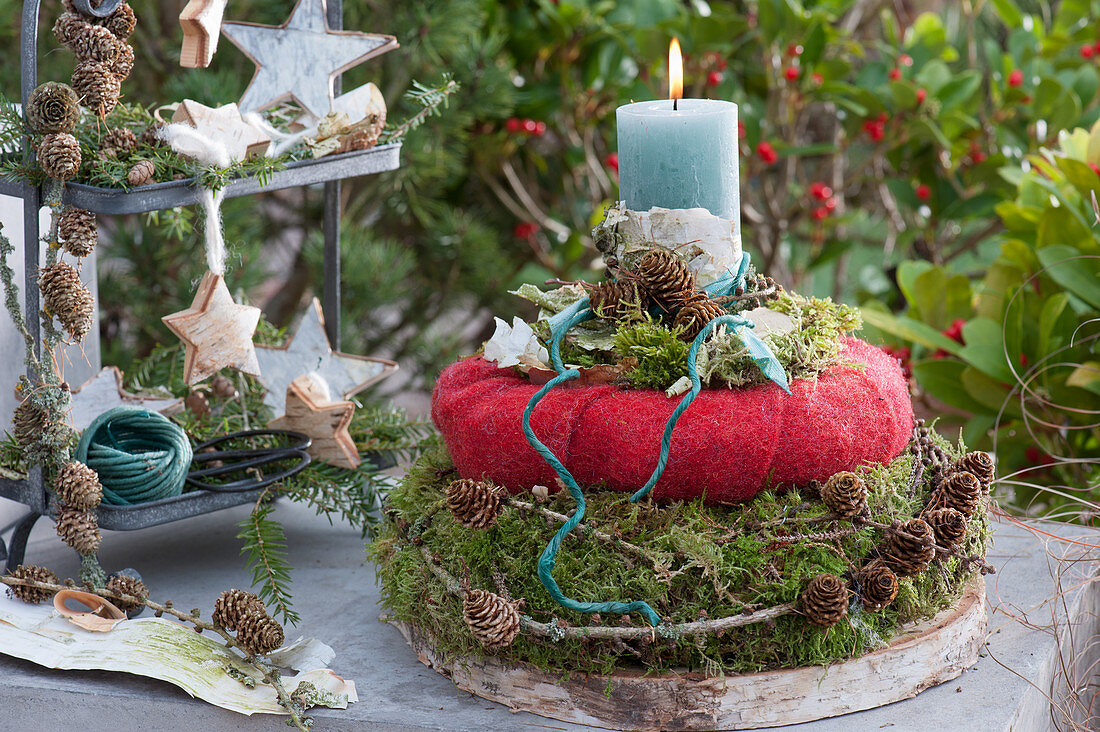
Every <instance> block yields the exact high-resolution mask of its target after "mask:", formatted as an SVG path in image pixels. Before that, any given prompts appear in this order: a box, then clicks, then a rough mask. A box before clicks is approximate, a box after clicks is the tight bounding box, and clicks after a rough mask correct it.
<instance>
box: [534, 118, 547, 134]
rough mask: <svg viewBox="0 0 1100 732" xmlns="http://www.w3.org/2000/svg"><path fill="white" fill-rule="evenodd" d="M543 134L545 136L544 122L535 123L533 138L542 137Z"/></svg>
mask: <svg viewBox="0 0 1100 732" xmlns="http://www.w3.org/2000/svg"><path fill="white" fill-rule="evenodd" d="M545 134H546V123H545V122H536V123H535V136H536V137H542V136H543V135H545Z"/></svg>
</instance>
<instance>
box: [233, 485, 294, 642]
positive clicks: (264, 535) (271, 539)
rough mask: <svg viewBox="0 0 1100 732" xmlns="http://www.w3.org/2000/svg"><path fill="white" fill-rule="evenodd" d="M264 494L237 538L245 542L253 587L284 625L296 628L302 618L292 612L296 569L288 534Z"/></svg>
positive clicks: (242, 525) (241, 526) (245, 521)
mask: <svg viewBox="0 0 1100 732" xmlns="http://www.w3.org/2000/svg"><path fill="white" fill-rule="evenodd" d="M269 499H270V494H269V492H268V491H264V492H263V494H261V495H260V500H259V501H257V502H256V506H255V508H253V509H252V513H250V514H249V515H248V517H247V518H245V519H244V520H242V521H240V522H239V523H238V524H237V526H239V527H240V529H241V531H240V533H239V534H237V538H238V539H241V540H243V541H244V546H243V547H241V554H242V555H244V556H247V557H248V568H249V569H250V570H252V585H253V587H256V588H258V594H259V596H260V597H261V598H262V599H263V600H264V602H265V603H266V604H267V605H269V606H271V607H273V608H274V612H273V613H272V615H281V616H282V619H283V622H284V623H289V624H291V625H297V624H298V621H299V620H300V619H301V617H300V616H299V615H298V613H297V612H295V611H294V610H292V609H291V604H292V603H291V593H290V588H289V585H290V573H291V572H292V571H293V569H294V568H293V567H291V566H290V563H289V562H288V561H287V559H286V532H284V531H283V525H282V524H281V523H279V522H278V521H276V520H274V519H273V518H272V517H271V514H272V513H273V512H274V510H275V504H274V502H273V501H271V500H269Z"/></svg>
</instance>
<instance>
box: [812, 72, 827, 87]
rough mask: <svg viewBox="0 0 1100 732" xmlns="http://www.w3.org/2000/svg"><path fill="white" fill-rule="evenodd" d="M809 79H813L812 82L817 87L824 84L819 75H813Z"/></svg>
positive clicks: (822, 78) (823, 79)
mask: <svg viewBox="0 0 1100 732" xmlns="http://www.w3.org/2000/svg"><path fill="white" fill-rule="evenodd" d="M810 78H811V79H813V82H814V83H815V84H817V85H818V86H821V85H822V84H824V83H825V77H824V76H822V75H821V74H813V75H812V76H811V77H810Z"/></svg>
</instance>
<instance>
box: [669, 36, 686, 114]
mask: <svg viewBox="0 0 1100 732" xmlns="http://www.w3.org/2000/svg"><path fill="white" fill-rule="evenodd" d="M668 98H669V99H683V98H684V60H683V58H682V57H681V56H680V41H678V40H677V39H675V38H673V39H672V42H671V43H669V44H668Z"/></svg>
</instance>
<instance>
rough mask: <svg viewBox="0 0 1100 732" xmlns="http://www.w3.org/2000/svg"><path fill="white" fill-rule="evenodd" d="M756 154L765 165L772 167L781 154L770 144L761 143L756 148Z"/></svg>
mask: <svg viewBox="0 0 1100 732" xmlns="http://www.w3.org/2000/svg"><path fill="white" fill-rule="evenodd" d="M756 154H757V155H759V156H760V159H761V160H762V161H764V164H765V165H772V164H773V163H775V161H777V160H779V154H778V153H777V152H776V151H775V148H774V147H772V145H771V143H770V142H761V143H760V144H759V145H757V146H756Z"/></svg>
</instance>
